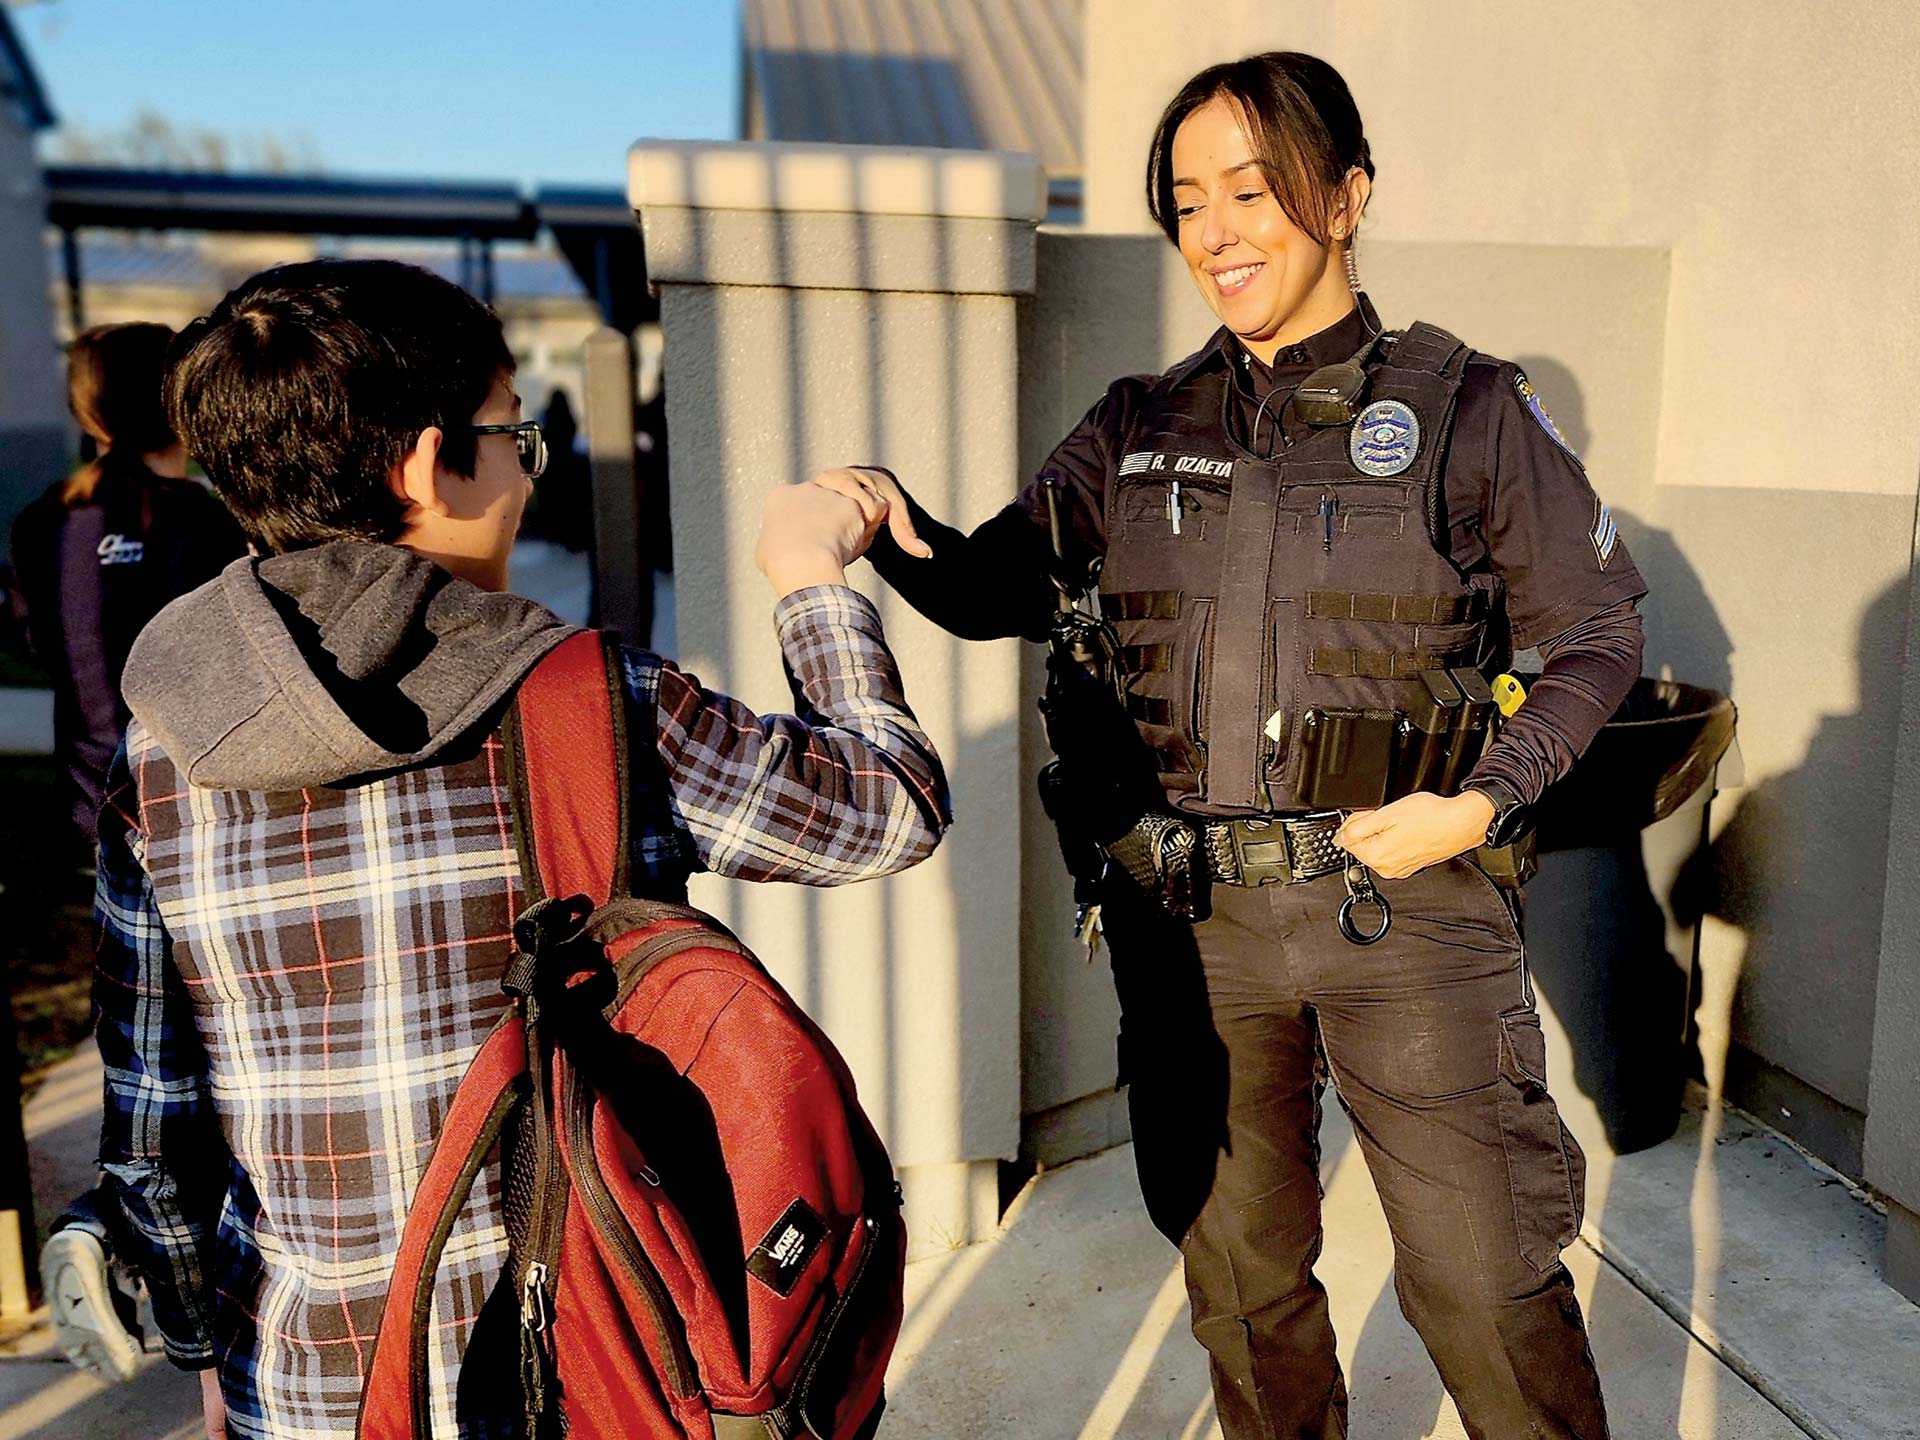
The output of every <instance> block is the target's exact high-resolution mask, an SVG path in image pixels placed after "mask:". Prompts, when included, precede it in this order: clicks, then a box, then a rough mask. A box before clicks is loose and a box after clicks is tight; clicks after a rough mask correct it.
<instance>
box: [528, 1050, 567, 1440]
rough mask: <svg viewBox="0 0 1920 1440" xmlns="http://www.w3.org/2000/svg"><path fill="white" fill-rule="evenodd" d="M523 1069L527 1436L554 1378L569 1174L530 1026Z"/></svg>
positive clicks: (546, 1068)
mask: <svg viewBox="0 0 1920 1440" xmlns="http://www.w3.org/2000/svg"><path fill="white" fill-rule="evenodd" d="M529 1032H530V1034H531V1035H532V1037H533V1039H532V1043H531V1044H529V1045H528V1047H527V1069H528V1072H529V1078H530V1079H531V1080H532V1081H533V1091H532V1094H531V1096H530V1097H529V1100H528V1103H529V1104H531V1105H532V1106H533V1113H532V1121H533V1134H532V1137H531V1139H530V1142H529V1143H531V1144H532V1145H533V1147H534V1155H535V1157H536V1160H535V1163H536V1164H537V1166H538V1167H539V1168H538V1170H537V1171H536V1172H535V1180H534V1194H533V1213H532V1214H531V1215H529V1216H528V1217H527V1264H526V1269H525V1270H524V1271H523V1272H522V1275H521V1281H520V1381H521V1390H522V1393H523V1394H524V1396H525V1398H526V1407H527V1430H528V1433H529V1435H533V1436H537V1435H539V1434H540V1433H541V1431H542V1427H543V1425H544V1421H545V1417H546V1413H547V1384H548V1382H549V1381H550V1380H551V1379H552V1378H553V1373H554V1366H555V1357H554V1353H553V1298H554V1297H553V1289H552V1287H551V1284H550V1282H551V1280H552V1276H553V1267H554V1265H555V1264H557V1263H558V1261H559V1258H560V1256H559V1251H560V1237H561V1235H562V1233H563V1221H564V1219H565V1216H566V1212H567V1176H566V1171H565V1168H564V1167H563V1166H562V1165H561V1163H560V1154H559V1147H558V1145H557V1144H556V1143H555V1140H554V1136H553V1115H552V1110H551V1104H552V1091H551V1078H550V1077H551V1067H550V1065H549V1059H550V1055H549V1052H548V1050H547V1045H546V1039H545V1036H543V1035H540V1034H539V1033H538V1031H537V1030H536V1029H535V1028H534V1027H533V1026H529Z"/></svg>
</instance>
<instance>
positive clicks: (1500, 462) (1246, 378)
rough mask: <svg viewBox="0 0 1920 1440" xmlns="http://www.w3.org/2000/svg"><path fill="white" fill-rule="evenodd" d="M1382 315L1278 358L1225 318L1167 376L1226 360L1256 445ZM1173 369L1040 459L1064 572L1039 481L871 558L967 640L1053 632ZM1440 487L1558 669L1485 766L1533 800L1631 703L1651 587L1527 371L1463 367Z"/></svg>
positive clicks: (1341, 324)
mask: <svg viewBox="0 0 1920 1440" xmlns="http://www.w3.org/2000/svg"><path fill="white" fill-rule="evenodd" d="M1376 324H1377V322H1376V321H1375V320H1374V317H1373V312H1372V307H1371V306H1369V305H1367V304H1366V302H1365V301H1364V299H1363V300H1362V302H1361V304H1360V305H1359V306H1357V307H1356V308H1355V309H1354V310H1352V311H1350V312H1349V313H1348V314H1347V316H1346V317H1345V318H1344V319H1342V320H1340V321H1338V322H1337V323H1336V324H1334V325H1332V326H1330V327H1328V328H1327V329H1325V330H1323V331H1321V332H1320V333H1319V334H1317V335H1313V336H1310V337H1309V338H1307V339H1306V340H1303V341H1301V342H1299V343H1298V344H1295V345H1291V346H1288V347H1286V348H1285V349H1283V350H1281V351H1280V352H1279V353H1278V354H1276V355H1275V356H1274V363H1273V364H1272V366H1267V365H1265V364H1263V363H1262V362H1261V361H1259V360H1258V359H1257V358H1255V357H1254V356H1252V355H1251V354H1249V353H1248V352H1247V350H1246V349H1245V347H1244V346H1243V345H1242V344H1241V343H1240V341H1239V340H1238V339H1237V338H1236V337H1235V336H1234V335H1233V334H1232V332H1230V331H1229V330H1227V329H1225V328H1224V327H1223V328H1222V329H1220V330H1219V331H1218V332H1216V333H1215V335H1214V336H1213V338H1212V339H1211V340H1209V341H1208V342H1207V344H1206V345H1205V346H1204V347H1203V348H1202V349H1201V350H1200V351H1198V352H1197V353H1196V354H1194V355H1192V356H1190V357H1188V358H1187V359H1186V360H1183V361H1181V362H1180V364H1179V365H1177V366H1175V367H1173V369H1172V370H1170V371H1168V372H1167V373H1168V375H1169V376H1179V377H1180V379H1179V382H1178V383H1190V382H1194V381H1198V380H1200V379H1201V378H1202V377H1206V376H1209V375H1210V374H1211V373H1213V372H1216V371H1218V370H1221V369H1225V370H1227V371H1228V372H1229V373H1230V374H1231V376H1232V383H1233V387H1234V396H1235V403H1236V406H1237V413H1238V418H1239V421H1240V424H1239V427H1238V429H1237V432H1236V433H1237V436H1238V438H1240V439H1241V441H1242V443H1247V442H1248V441H1249V440H1251V441H1253V442H1255V443H1254V445H1253V447H1252V448H1255V449H1256V451H1261V450H1264V448H1265V446H1266V443H1267V442H1268V441H1269V440H1270V438H1271V434H1272V423H1273V422H1272V418H1271V417H1272V416H1273V415H1274V414H1275V413H1276V412H1280V411H1282V407H1281V406H1280V404H1279V401H1278V400H1277V399H1275V400H1272V401H1270V403H1269V404H1268V405H1267V406H1266V410H1265V413H1264V415H1262V416H1260V430H1259V432H1258V433H1256V431H1255V427H1254V423H1253V422H1254V420H1255V417H1256V412H1258V411H1259V410H1260V402H1261V401H1262V400H1263V399H1266V398H1267V397H1268V396H1269V394H1270V392H1273V391H1276V390H1279V391H1284V390H1285V389H1288V388H1291V387H1292V386H1294V385H1296V384H1298V383H1299V382H1300V381H1301V380H1303V379H1304V378H1305V377H1306V376H1307V375H1308V374H1309V373H1310V372H1311V371H1313V370H1315V369H1317V368H1319V367H1320V366H1322V365H1329V364H1334V363H1336V362H1338V361H1342V360H1346V359H1349V358H1351V357H1352V356H1353V355H1354V354H1355V352H1357V351H1358V350H1359V349H1360V348H1361V347H1362V345H1363V344H1364V343H1365V342H1366V339H1367V337H1368V335H1369V333H1370V331H1371V329H1372V328H1373V327H1374V326H1375V325H1376ZM1161 378H1162V377H1160V376H1153V375H1138V376H1129V377H1127V378H1125V379H1121V380H1117V381H1115V382H1114V383H1113V384H1112V385H1110V386H1109V387H1108V389H1107V393H1106V394H1105V395H1104V396H1102V397H1101V399H1100V400H1099V402H1098V403H1096V404H1095V405H1094V406H1093V408H1092V409H1090V410H1089V411H1088V412H1087V413H1086V415H1085V417H1084V418H1082V420H1081V421H1080V423H1079V424H1078V425H1076V426H1075V427H1074V429H1073V431H1072V433H1071V434H1069V435H1068V436H1067V437H1066V439H1064V440H1063V441H1061V442H1060V444H1059V445H1058V446H1056V447H1055V448H1054V451H1053V453H1052V454H1051V455H1050V456H1049V457H1048V458H1047V462H1046V464H1045V465H1043V466H1042V467H1041V475H1043V476H1044V475H1047V474H1053V475H1057V476H1058V477H1060V478H1061V479H1062V480H1064V481H1065V482H1066V484H1067V487H1068V490H1069V493H1070V496H1071V504H1069V505H1068V506H1067V507H1066V510H1067V513H1066V514H1065V516H1064V517H1063V518H1064V520H1065V522H1066V528H1067V532H1068V533H1067V535H1066V550H1067V563H1066V564H1065V566H1064V567H1058V566H1056V565H1055V562H1054V560H1053V556H1052V552H1051V548H1050V545H1049V541H1048V532H1047V508H1046V498H1045V493H1044V490H1043V488H1042V485H1041V482H1040V480H1038V479H1036V480H1035V481H1034V482H1033V483H1032V484H1030V485H1029V486H1028V487H1027V488H1026V489H1025V490H1024V491H1022V492H1021V494H1020V496H1019V497H1018V498H1017V499H1016V500H1015V501H1014V502H1013V503H1012V504H1011V505H1009V506H1008V507H1007V508H1006V509H1005V510H1003V511H1001V512H1000V514H998V515H996V516H994V517H993V518H992V519H991V520H988V521H987V522H986V523H985V524H984V525H982V526H980V527H979V528H978V529H977V530H975V531H974V532H973V533H972V534H971V535H965V536H963V535H961V534H960V533H959V532H957V531H954V530H951V529H949V528H948V527H946V526H944V525H941V524H940V523H939V522H937V521H935V520H934V519H933V518H932V517H931V516H928V515H927V514H926V513H925V512H924V511H923V510H921V509H920V508H919V506H917V505H914V506H913V507H912V508H913V512H914V520H915V524H916V528H918V530H919V533H920V535H921V538H923V539H924V540H926V541H927V542H928V544H929V545H930V546H931V547H932V548H933V551H934V558H933V559H931V560H919V559H916V558H915V557H912V556H909V555H906V554H905V553H904V552H903V551H901V550H899V549H898V547H897V546H894V545H893V544H892V543H891V541H890V540H889V539H888V538H887V537H886V532H884V531H883V532H882V535H881V538H880V539H879V540H878V541H877V542H876V543H875V545H874V547H873V551H872V552H871V554H872V559H873V563H874V565H875V567H876V568H877V569H878V570H879V571H880V573H881V575H882V576H883V577H884V578H885V579H886V580H887V581H888V582H889V583H890V584H892V585H893V586H894V587H895V588H896V589H897V590H899V592H900V593H901V595H902V596H903V597H904V598H905V599H906V600H907V601H908V602H909V603H910V604H912V605H913V606H914V607H915V608H916V609H918V610H920V611H921V612H922V613H923V614H925V615H927V616H928V618H930V619H932V620H934V621H935V622H936V623H938V624H941V625H943V626H945V627H946V628H947V629H949V630H951V631H953V632H954V633H955V634H958V635H962V636H966V637H969V638H979V639H985V638H990V637H994V636H1002V635H1022V636H1025V637H1026V638H1028V639H1031V640H1043V639H1045V637H1046V633H1047V627H1048V624H1049V621H1050V619H1051V617H1052V614H1053V612H1054V608H1055V591H1054V588H1053V585H1052V583H1051V580H1050V579H1049V572H1050V571H1053V570H1056V569H1058V570H1060V572H1061V574H1062V578H1063V579H1066V580H1068V581H1069V583H1072V584H1075V585H1081V584H1083V583H1084V581H1085V579H1086V576H1087V573H1088V567H1089V565H1090V564H1091V562H1092V561H1093V560H1094V559H1095V558H1097V557H1098V556H1100V555H1102V554H1104V553H1105V549H1106V534H1105V522H1104V516H1105V510H1106V507H1105V504H1104V499H1105V494H1106V487H1107V485H1108V484H1109V483H1110V481H1111V479H1112V477H1113V474H1114V471H1115V468H1116V467H1117V465H1118V463H1119V459H1120V454H1119V452H1120V449H1121V448H1122V446H1123V445H1124V443H1125V440H1126V436H1127V433H1128V431H1129V430H1130V429H1131V428H1132V424H1133V421H1134V418H1135V417H1136V415H1137V414H1138V412H1139V410H1140V409H1141V407H1142V406H1143V404H1144V403H1145V400H1146V397H1147V394H1148V392H1149V390H1150V389H1151V388H1152V387H1153V386H1154V385H1156V384H1158V383H1159V382H1160V380H1161ZM1282 413H1284V415H1285V417H1286V418H1285V419H1284V421H1283V423H1284V424H1285V425H1286V426H1287V428H1288V430H1289V432H1290V433H1292V434H1296V435H1297V434H1301V433H1305V431H1306V427H1305V425H1304V423H1303V422H1300V421H1299V420H1297V419H1296V418H1294V416H1293V412H1292V409H1291V407H1286V408H1285V409H1284V411H1283V412H1282ZM1444 483H1445V486H1446V512H1447V522H1448V544H1449V550H1450V554H1451V557H1452V559H1453V561H1454V563H1455V564H1456V565H1458V566H1459V567H1460V568H1461V569H1462V570H1463V571H1466V572H1469V573H1471V572H1475V571H1482V570H1486V571H1491V572H1492V573H1493V574H1495V575H1497V576H1498V577H1499V578H1500V580H1501V582H1502V584H1503V586H1504V588H1505V595H1506V605H1505V608H1506V614H1507V619H1508V623H1509V625H1510V627H1511V631H1512V637H1513V643H1514V645H1515V647H1516V648H1519V649H1528V648H1533V647H1538V648H1539V650H1540V654H1541V657H1542V659H1543V660H1544V661H1545V662H1546V665H1545V670H1544V672H1543V674H1542V676H1541V680H1540V681H1539V682H1538V683H1536V684H1535V686H1534V688H1533V690H1532V691H1531V692H1530V694H1529V696H1528V700H1527V703H1526V705H1525V706H1523V707H1522V709H1521V710H1520V712H1519V713H1518V714H1517V715H1516V716H1515V717H1514V718H1513V720H1512V721H1510V722H1508V724H1507V725H1506V726H1505V727H1504V728H1503V729H1502V732H1501V735H1500V739H1499V741H1498V742H1497V743H1496V744H1495V745H1494V746H1493V747H1492V748H1491V749H1490V750H1489V752H1488V755H1487V757H1486V758H1485V759H1484V760H1483V761H1482V762H1481V764H1480V765H1479V766H1477V767H1476V768H1475V771H1474V775H1475V776H1476V777H1481V776H1496V777H1498V778H1500V779H1502V780H1504V781H1506V783H1507V784H1509V785H1510V786H1511V787H1512V788H1513V789H1514V790H1515V791H1516V792H1517V793H1518V794H1519V795H1520V796H1521V798H1522V799H1525V800H1529V801H1531V800H1534V799H1537V798H1538V796H1539V793H1540V791H1541V790H1542V789H1544V788H1545V786H1546V785H1548V784H1550V783H1552V781H1553V780H1555V779H1558V778H1559V776H1560V775H1562V774H1564V773H1565V772H1566V770H1567V769H1568V768H1569V767H1570V766H1571V765H1572V763H1573V761H1574V760H1575V759H1576V758H1577V757H1578V755H1579V753H1580V752H1581V751H1582V750H1584V749H1585V748H1586V746H1587V744H1588V743H1589V742H1590V741H1591V740H1592V738H1593V735H1594V733H1595V732H1596V731H1597V730H1598V729H1599V727H1600V725H1601V724H1602V723H1603V722H1604V721H1605V720H1606V719H1607V717H1608V716H1609V715H1610V714H1612V712H1613V711H1614V710H1615V709H1616V708H1617V707H1618V705H1619V704H1620V702H1621V701H1622V700H1623V699H1625V697H1626V693H1627V690H1628V688H1629V687H1630V686H1631V685H1632V682H1633V680H1634V678H1635V676H1636V675H1637V674H1638V670H1639V662H1640V648H1641V634H1640V622H1639V616H1638V614H1637V612H1636V611H1635V609H1634V602H1635V601H1636V600H1638V599H1639V598H1640V597H1641V596H1643V595H1645V594H1646V590H1647V587H1646V583H1645V582H1644V581H1643V580H1642V579H1641V577H1640V572H1639V570H1638V569H1637V568H1636V567H1635V565H1634V563H1633V559H1632V557H1631V556H1630V555H1629V554H1628V553H1627V548H1626V543H1625V541H1624V540H1622V539H1621V538H1620V535H1619V531H1618V528H1617V525H1616V523H1615V521H1614V518H1613V514H1612V512H1611V510H1610V509H1609V508H1608V507H1607V506H1606V505H1605V503H1604V502H1603V501H1602V500H1601V499H1600V498H1599V497H1598V496H1597V495H1596V494H1595V492H1594V489H1593V486H1592V485H1591V484H1590V483H1589V481H1588V479H1587V474H1586V470H1585V468H1584V467H1583V466H1582V465H1581V463H1580V461H1579V460H1578V458H1577V457H1576V456H1575V455H1574V453H1573V451H1572V450H1571V448H1570V447H1568V446H1567V444H1566V443H1565V441H1564V440H1563V439H1562V438H1561V437H1560V435H1559V433H1558V432H1557V431H1556V430H1554V429H1553V427H1552V422H1551V420H1550V419H1549V418H1548V416H1547V412H1546V410H1545V408H1544V406H1543V405H1542V403H1541V402H1540V400H1539V397H1537V396H1536V395H1535V394H1534V393H1533V390H1532V387H1531V385H1530V384H1529V382H1528V381H1527V379H1526V377H1525V376H1524V375H1523V374H1522V373H1521V371H1520V369H1519V368H1518V367H1517V366H1515V365H1513V364H1511V363H1510V362H1508V361H1504V360H1499V359H1496V358H1494V357H1493V356H1488V355H1481V354H1478V353H1475V354H1474V355H1473V356H1472V358H1471V359H1470V360H1469V362H1468V364H1467V369H1466V375H1465V378H1464V381H1463V383H1462V386H1461V391H1460V400H1459V409H1458V411H1457V412H1456V416H1455V420H1454V426H1453V432H1452V437H1451V440H1450V442H1449V445H1448V451H1447V456H1446V462H1445V469H1444ZM983 580H987V581H990V582H991V583H989V584H985V585H983V584H982V583H981V582H982V581H983ZM1523 719H1524V722H1525V723H1523Z"/></svg>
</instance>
